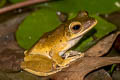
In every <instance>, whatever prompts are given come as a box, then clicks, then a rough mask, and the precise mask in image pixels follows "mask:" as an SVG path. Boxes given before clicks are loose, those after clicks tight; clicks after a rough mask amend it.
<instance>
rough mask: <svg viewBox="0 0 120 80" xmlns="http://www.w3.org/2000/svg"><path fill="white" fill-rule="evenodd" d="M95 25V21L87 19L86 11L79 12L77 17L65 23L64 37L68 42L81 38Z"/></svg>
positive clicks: (90, 18)
mask: <svg viewBox="0 0 120 80" xmlns="http://www.w3.org/2000/svg"><path fill="white" fill-rule="evenodd" d="M96 23H97V20H96V19H94V18H92V17H89V16H88V13H87V12H86V11H81V12H79V13H78V15H77V16H76V17H75V18H73V19H71V20H68V21H67V22H66V23H65V35H66V37H67V38H68V40H73V39H75V38H80V37H82V36H83V35H84V34H85V33H86V32H88V31H89V30H91V29H92V28H93V27H94V26H95V25H96Z"/></svg>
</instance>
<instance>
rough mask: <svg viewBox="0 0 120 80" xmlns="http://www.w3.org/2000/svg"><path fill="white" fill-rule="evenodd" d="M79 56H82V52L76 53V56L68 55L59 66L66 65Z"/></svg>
mask: <svg viewBox="0 0 120 80" xmlns="http://www.w3.org/2000/svg"><path fill="white" fill-rule="evenodd" d="M81 57H84V53H82V54H78V55H76V56H72V57H68V58H66V59H64V61H63V63H62V64H60V66H63V67H68V66H69V65H68V64H70V63H71V62H73V61H75V60H76V59H79V58H81Z"/></svg>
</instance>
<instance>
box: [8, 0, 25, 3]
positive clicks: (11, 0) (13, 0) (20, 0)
mask: <svg viewBox="0 0 120 80" xmlns="http://www.w3.org/2000/svg"><path fill="white" fill-rule="evenodd" d="M9 1H10V2H12V3H19V2H23V1H25V0H9Z"/></svg>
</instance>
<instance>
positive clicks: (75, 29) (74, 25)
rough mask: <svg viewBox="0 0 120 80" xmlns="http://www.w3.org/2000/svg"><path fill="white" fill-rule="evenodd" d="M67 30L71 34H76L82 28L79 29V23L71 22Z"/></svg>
mask: <svg viewBox="0 0 120 80" xmlns="http://www.w3.org/2000/svg"><path fill="white" fill-rule="evenodd" d="M69 29H70V31H71V32H72V33H78V32H80V31H81V29H82V27H81V23H80V22H72V23H71V24H70V25H69Z"/></svg>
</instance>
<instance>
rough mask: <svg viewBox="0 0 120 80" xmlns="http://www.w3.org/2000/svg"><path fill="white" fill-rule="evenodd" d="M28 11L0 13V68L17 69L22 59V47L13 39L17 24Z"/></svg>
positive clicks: (3, 69) (5, 69)
mask: <svg viewBox="0 0 120 80" xmlns="http://www.w3.org/2000/svg"><path fill="white" fill-rule="evenodd" d="M27 15H28V13H23V14H22V13H21V14H18V13H17V14H16V13H10V14H3V15H0V17H1V18H0V70H1V71H7V72H10V71H12V72H13V71H19V70H20V62H21V61H22V60H23V57H24V56H23V55H24V54H23V49H22V48H20V47H19V46H18V44H17V42H16V39H15V32H16V30H17V28H18V25H19V24H20V23H21V22H22V21H23V20H24V18H25V17H26V16H27Z"/></svg>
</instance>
